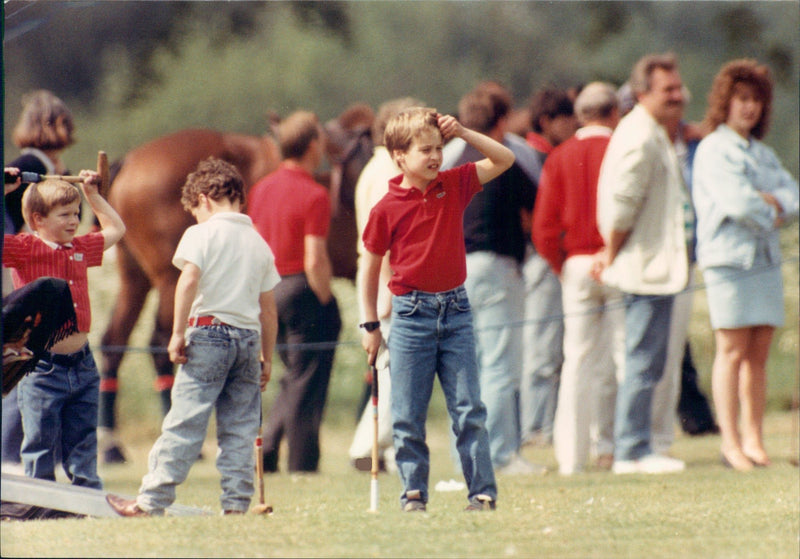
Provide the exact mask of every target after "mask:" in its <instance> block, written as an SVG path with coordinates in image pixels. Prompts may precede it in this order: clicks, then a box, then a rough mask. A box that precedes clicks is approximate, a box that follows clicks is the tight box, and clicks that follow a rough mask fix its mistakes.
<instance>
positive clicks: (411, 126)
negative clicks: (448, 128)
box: [383, 107, 441, 158]
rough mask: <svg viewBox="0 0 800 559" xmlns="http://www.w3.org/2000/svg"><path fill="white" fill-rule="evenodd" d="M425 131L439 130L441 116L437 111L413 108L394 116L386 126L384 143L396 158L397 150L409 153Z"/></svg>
mask: <svg viewBox="0 0 800 559" xmlns="http://www.w3.org/2000/svg"><path fill="white" fill-rule="evenodd" d="M424 130H436V131H437V132H439V133H441V131H440V130H439V114H438V113H437V112H436V109H430V108H426V107H411V108H410V109H406V110H404V111H402V112H400V113H398V114H397V115H396V116H394V117H393V118H392V119H391V120H389V122H388V123H387V124H386V132H384V134H383V141H384V143H385V144H386V149H388V150H389V153H391V154H392V158H394V152H395V150H398V151H403V152H404V151H408V149H409V148H410V147H411V142H413V141H414V140H415V139H416V138H418V137H419V136H420V134H421V133H422V132H423V131H424Z"/></svg>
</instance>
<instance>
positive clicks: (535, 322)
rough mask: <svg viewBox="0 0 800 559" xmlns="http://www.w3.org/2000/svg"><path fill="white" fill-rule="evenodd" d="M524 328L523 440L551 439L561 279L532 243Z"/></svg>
mask: <svg viewBox="0 0 800 559" xmlns="http://www.w3.org/2000/svg"><path fill="white" fill-rule="evenodd" d="M522 270H523V275H524V277H525V328H524V329H523V332H522V347H523V350H522V351H523V354H522V382H521V384H520V393H519V409H520V430H521V436H522V440H523V441H525V440H529V439H535V438H537V436H540V437H543V438H544V439H545V440H548V441H549V440H550V439H552V436H553V422H554V419H555V415H556V403H557V402H558V387H559V383H560V381H561V364H562V363H563V361H564V353H563V345H564V318H563V314H564V313H563V308H562V303H561V282H560V281H559V279H558V277H557V276H556V275H555V273H554V272H553V270H552V269H551V268H550V265H549V264H548V263H547V261H546V260H545V259H544V258H542V257H541V256H539V255H538V254H537V253H536V251H535V250H534V249H533V247H532V246H529V248H528V253H527V254H526V256H525V262H524V263H523V268H522Z"/></svg>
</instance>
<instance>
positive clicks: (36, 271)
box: [3, 233, 105, 332]
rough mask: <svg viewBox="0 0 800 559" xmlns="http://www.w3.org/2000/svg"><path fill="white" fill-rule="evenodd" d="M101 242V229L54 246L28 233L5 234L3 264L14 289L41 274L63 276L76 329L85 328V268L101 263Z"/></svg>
mask: <svg viewBox="0 0 800 559" xmlns="http://www.w3.org/2000/svg"><path fill="white" fill-rule="evenodd" d="M104 243H105V241H104V239H103V234H102V233H89V234H88V235H81V236H79V237H75V238H74V239H72V246H71V247H59V248H57V249H54V248H52V247H50V246H49V245H48V244H47V243H45V242H44V241H43V240H42V239H40V238H39V237H37V236H36V235H31V234H30V233H20V234H19V235H5V237H4V241H3V266H6V267H8V268H13V270H12V272H11V277H12V278H13V280H14V288H15V289H18V288H20V287H22V286H23V285H26V284H28V283H30V282H32V281H33V280H35V279H37V278H41V277H53V278H59V279H63V280H66V281H67V282H68V283H69V290H70V292H71V293H72V302H73V304H74V306H75V314H76V316H77V317H78V330H80V331H81V332H89V328H90V326H91V323H92V311H91V306H90V304H89V278H88V275H87V273H86V270H87V268H89V267H90V266H100V265H101V264H102V263H103V245H104Z"/></svg>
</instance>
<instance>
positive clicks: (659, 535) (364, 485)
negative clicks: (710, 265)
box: [0, 242, 800, 558]
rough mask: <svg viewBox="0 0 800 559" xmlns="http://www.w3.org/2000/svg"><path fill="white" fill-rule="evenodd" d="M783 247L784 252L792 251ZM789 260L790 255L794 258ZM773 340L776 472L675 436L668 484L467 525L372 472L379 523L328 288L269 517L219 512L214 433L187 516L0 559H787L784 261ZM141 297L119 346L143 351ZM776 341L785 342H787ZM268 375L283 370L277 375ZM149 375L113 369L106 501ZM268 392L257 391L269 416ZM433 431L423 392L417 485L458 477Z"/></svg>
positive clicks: (699, 325) (792, 364) (29, 527)
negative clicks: (677, 468) (357, 464)
mask: <svg viewBox="0 0 800 559" xmlns="http://www.w3.org/2000/svg"><path fill="white" fill-rule="evenodd" d="M792 246H794V247H796V246H797V244H796V242H795V244H794V245H792ZM794 250H795V254H796V248H795V249H794ZM785 271H786V275H787V281H786V286H787V325H788V327H787V328H784V329H782V330H781V331H780V333H779V336H776V342H775V344H773V348H772V355H771V357H770V365H769V382H770V386H771V390H770V395H769V409H770V412H769V414H768V417H767V421H766V425H765V433H766V442H767V448H768V450H769V451H770V453H771V455H772V457H773V459H774V461H775V464H774V465H773V466H772V467H770V468H766V469H757V470H755V471H753V472H750V473H748V474H737V473H735V472H732V471H730V470H727V469H725V468H723V466H722V465H721V464H720V462H719V437H717V436H707V437H700V438H691V437H686V436H682V435H679V436H678V438H677V440H676V442H675V444H674V446H673V454H674V455H675V456H676V457H679V458H681V459H684V460H686V461H687V471H686V472H684V473H682V474H677V475H671V476H622V477H618V476H614V475H612V474H609V473H604V472H589V473H586V474H584V475H580V476H574V477H569V478H565V477H560V476H558V475H555V474H552V473H551V474H549V475H547V476H544V477H501V478H499V491H500V498H499V504H498V510H497V511H496V512H494V513H491V514H481V513H477V514H476V513H465V512H463V511H462V509H463V507H464V506H465V504H466V499H465V497H466V492H465V491H459V492H449V493H442V492H432V495H431V498H430V502H429V509H428V510H429V512H428V513H426V514H413V515H411V514H405V513H402V512H400V510H399V505H398V496H399V493H400V490H401V486H400V482H399V479H398V478H397V476H396V475H394V474H386V475H381V476H380V504H379V512H378V514H371V513H369V512H367V508H368V506H369V483H370V481H369V479H370V478H369V475H366V474H362V473H358V472H355V471H354V470H352V469H351V468H350V466H349V464H348V456H347V448H348V447H349V445H350V440H351V437H352V434H353V430H354V426H355V416H356V406H357V402H358V400H359V398H360V395H361V391H362V389H363V384H362V383H363V378H364V372H365V366H364V358H363V353H362V351H361V349H360V346H359V344H358V343H357V340H359V333H358V331H357V328H356V326H355V324H356V322H357V320H356V311H355V296H354V293H353V288H352V286H351V285H350V284H349V283H348V282H344V281H337V282H336V283H335V285H334V289H335V291H336V294H337V297H338V298H339V302H340V307H341V308H342V310H343V314H344V324H345V325H344V329H343V332H342V335H341V337H340V341H342V342H343V344H342V346H341V347H340V348H339V349H338V350H337V356H336V363H335V368H334V374H333V378H332V383H331V388H330V395H329V403H328V408H327V411H326V415H325V419H324V422H323V428H322V433H321V439H322V444H323V456H322V461H321V466H320V473H319V474H317V475H306V476H293V475H289V474H285V473H281V474H275V475H269V476H266V484H267V500H268V502H269V503H270V504H272V505H273V506H274V507H275V514H274V515H272V516H269V517H267V516H245V517H222V516H219V515H218V513H219V501H218V499H219V492H220V490H219V475H218V473H217V472H216V469H215V467H214V461H213V457H214V455H215V452H216V446H215V443H214V436H213V425H212V427H211V429H210V435H209V437H208V439H207V441H206V444H205V448H204V452H203V454H204V456H205V458H204V459H203V460H201V461H199V462H198V463H197V464H196V465H195V466H194V468H193V469H192V471H191V473H190V475H189V478H188V479H187V481H186V482H185V483H184V484H183V485H181V486H180V487H179V488H178V503H180V504H184V505H192V506H198V507H202V508H206V509H208V510H209V511H211V512H212V513H214V515H213V516H208V517H197V518H175V517H173V518H170V517H166V518H152V519H93V520H59V521H46V522H44V521H42V522H26V523H3V524H2V525H0V550H1V553H2V556H3V557H7V556H28V557H110V556H128V557H162V556H163V557H559V558H560V557H597V558H606V557H665V558H666V557H669V558H673V557H704V558H705V557H710V558H717V557H719V558H751V557H765V558H766V557H769V558H784V557H786V558H789V557H792V558H796V557H798V552H799V549H800V548H799V545H800V542H799V541H798V535H799V534H800V500H799V497H800V487H798V486H799V485H800V480H799V478H798V470H797V468H796V467H795V466H794V465H793V464H791V463H790V460H792V459H793V458H794V459H796V458H797V455H798V423H797V422H798V418H797V411H796V410H795V411H794V412H790V411H788V409H789V404H790V403H791V401H792V398H793V397H795V396H794V394H795V393H796V391H797V324H798V322H797V287H796V286H797V285H798V283H797V264H796V260H795V262H794V263H793V264H790V265H788V266H785ZM91 274H92V276H90V285H91V288H92V297H93V311H94V318H93V325H94V326H93V333H92V343H93V344H95V345H98V344H99V338H100V335H101V333H102V331H103V329H104V327H105V323H106V321H107V319H108V309H109V308H110V306H111V304H112V302H113V300H114V297H115V295H116V278H115V275H114V272H113V266H112V263H111V262H108V263H106V265H105V266H104V267H103V268H102V269H99V270H93V271H92V272H91ZM704 300H705V293H704V292H703V291H698V293H697V296H696V297H695V307H694V316H693V320H692V326H691V330H690V336H691V340H692V343H693V349H694V353H695V358H696V360H697V362H698V366H699V369H700V373H701V377H702V382H703V385H704V386H705V387H706V391H707V390H708V382H709V378H708V377H709V372H708V371H709V368H708V367H709V365H710V361H711V358H712V357H713V338H711V337H710V335H711V334H710V332H709V331H708V318H707V313H706V310H705V307H704ZM154 304H155V301H154V299H151V300H149V301H148V306H147V308H146V309H145V313H144V315H143V317H142V319H141V321H140V322H141V324H140V325H139V326H138V327H137V329H136V331H135V332H134V336H133V338H132V340H131V346H133V347H135V348H143V347H145V346H146V345H147V340H148V338H149V331H150V328H151V325H152V315H153V312H154ZM787 340H788V341H787ZM274 370H275V379H276V380H277V379H279V378H280V376H281V374H282V368H281V367H280V366H277V367H276V368H275V369H274ZM153 376H154V375H153V368H152V364H151V362H150V360H149V356H147V354H146V353H144V352H138V351H137V352H132V353H130V354H129V355H128V356H127V357H126V358H125V361H124V362H123V366H122V370H121V371H120V383H121V389H120V396H119V400H118V402H119V416H120V434H121V436H122V439H123V441H124V443H125V445H126V449H127V451H128V453H129V457H130V461H129V463H128V464H125V465H123V466H101V468H100V474H101V476H102V478H103V480H104V482H105V485H106V488H107V489H108V490H109V491H113V492H118V493H123V494H129V495H133V494H135V493H136V490H137V488H138V486H139V482H140V480H141V477H142V475H144V473H145V472H146V460H147V452H148V451H149V449H150V446H151V445H152V443H153V441H154V440H155V438H156V437H157V436H158V433H159V429H160V419H161V416H160V409H159V402H158V399H157V397H156V395H155V393H154V392H153V388H152V380H153ZM277 389H278V383H277V382H275V381H273V382H272V383H271V384H270V387H269V388H268V390H267V392H266V393H265V397H264V402H265V408H268V407H269V405H270V403H271V402H272V400H273V399H274V398H275V394H276V392H277ZM447 432H448V425H447V419H446V417H445V414H444V411H443V404H442V396H441V391H440V390H439V389H438V388H437V390H436V391H435V393H434V401H433V403H432V406H431V414H430V420H429V424H428V436H429V444H430V446H431V455H432V465H431V466H432V471H431V478H430V482H431V487H433V485H434V484H435V483H436V482H437V481H439V480H449V479H451V478H454V479H457V480H460V479H461V477H460V475H459V474H457V473H456V472H455V470H454V467H453V463H452V460H451V457H450V452H449V438H448V434H447ZM524 454H525V456H526V457H528V458H529V459H531V460H533V461H535V462H539V463H543V464H546V465H547V466H548V467H549V468H550V469H551V470H553V469H555V466H556V463H555V460H554V457H553V454H552V450H551V449H531V448H526V449H524Z"/></svg>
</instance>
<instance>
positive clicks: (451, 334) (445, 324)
mask: <svg viewBox="0 0 800 559" xmlns="http://www.w3.org/2000/svg"><path fill="white" fill-rule="evenodd" d="M388 343H389V356H390V359H391V363H392V368H391V377H392V417H393V438H394V446H395V453H396V455H395V460H396V462H397V469H398V472H399V473H400V478H401V480H402V482H403V493H402V494H401V496H400V501H401V504H405V503H406V501H407V496H406V495H407V493H408V492H409V491H412V490H418V491H420V493H421V498H422V500H423V502H427V501H428V477H429V472H430V453H429V450H428V445H427V444H426V442H425V421H426V419H427V415H428V405H429V404H430V399H431V393H432V391H433V380H434V377H435V376H437V375H438V377H439V382H440V383H441V385H442V391H443V392H444V397H445V402H446V404H447V411H448V413H449V414H450V418H451V420H452V429H453V433H454V435H455V437H456V449H457V450H458V454H459V456H460V458H461V469H462V471H463V473H464V479H465V481H466V482H467V488H468V490H469V497H470V498H471V497H474V496H475V495H478V494H485V495H488V496H490V497H492V498H493V499H496V498H497V485H496V483H495V479H494V470H493V469H492V461H491V457H490V454H489V436H488V434H487V432H486V426H485V424H486V407H485V406H484V405H483V403H482V402H481V398H480V385H479V380H478V365H477V359H476V355H475V338H474V334H473V325H472V311H471V310H470V306H469V300H468V299H467V292H466V290H465V289H464V287H463V286H462V287H458V288H456V289H453V290H451V291H446V292H442V293H423V292H420V291H413V292H411V293H408V294H406V295H400V296H397V295H396V296H394V297H393V298H392V332H391V335H390V336H389V342H388Z"/></svg>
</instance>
